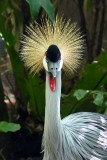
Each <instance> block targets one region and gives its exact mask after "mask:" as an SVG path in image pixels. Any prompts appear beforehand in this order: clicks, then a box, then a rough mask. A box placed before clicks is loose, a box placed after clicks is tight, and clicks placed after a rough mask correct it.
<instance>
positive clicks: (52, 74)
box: [50, 70, 57, 78]
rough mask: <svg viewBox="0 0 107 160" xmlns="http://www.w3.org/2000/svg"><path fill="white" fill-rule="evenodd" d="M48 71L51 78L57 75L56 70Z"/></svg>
mask: <svg viewBox="0 0 107 160" xmlns="http://www.w3.org/2000/svg"><path fill="white" fill-rule="evenodd" d="M50 73H51V76H52V77H53V78H56V75H57V73H56V70H52V71H51V72H50Z"/></svg>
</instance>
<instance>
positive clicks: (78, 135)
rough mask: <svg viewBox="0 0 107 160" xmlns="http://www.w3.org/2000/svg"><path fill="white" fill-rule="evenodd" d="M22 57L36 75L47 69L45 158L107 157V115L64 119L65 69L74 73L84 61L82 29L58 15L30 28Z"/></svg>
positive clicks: (95, 159)
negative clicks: (54, 18)
mask: <svg viewBox="0 0 107 160" xmlns="http://www.w3.org/2000/svg"><path fill="white" fill-rule="evenodd" d="M27 32H28V36H26V35H24V40H23V42H22V43H23V49H22V53H21V57H22V59H23V60H24V62H25V66H26V67H27V68H29V69H30V70H31V72H33V73H34V74H35V73H37V72H39V71H40V70H41V69H42V68H43V67H44V68H45V70H46V95H45V96H46V97H45V98H46V107H45V125H44V134H43V151H44V157H43V160H107V116H106V115H102V114H97V113H88V112H80V113H75V114H71V115H69V116H67V117H65V118H64V119H62V120H61V116H60V97H61V70H62V69H63V70H64V71H65V72H66V73H67V74H71V73H73V72H74V71H75V70H77V68H78V67H79V65H80V64H81V61H82V53H83V52H84V40H83V36H81V33H80V31H79V29H77V28H76V27H75V25H70V21H67V22H65V20H63V18H61V19H58V18H56V20H55V22H54V24H53V25H52V23H50V22H49V21H46V22H44V21H43V25H42V26H40V25H38V24H37V26H36V29H35V28H33V26H31V27H30V28H27Z"/></svg>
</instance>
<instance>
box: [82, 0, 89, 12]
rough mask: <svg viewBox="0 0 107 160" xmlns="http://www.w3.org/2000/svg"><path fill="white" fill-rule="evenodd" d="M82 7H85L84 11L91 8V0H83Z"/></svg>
mask: <svg viewBox="0 0 107 160" xmlns="http://www.w3.org/2000/svg"><path fill="white" fill-rule="evenodd" d="M84 8H85V9H86V11H87V12H88V11H89V10H90V8H91V0H85V1H84Z"/></svg>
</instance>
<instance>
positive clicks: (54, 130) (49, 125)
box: [43, 71, 61, 159]
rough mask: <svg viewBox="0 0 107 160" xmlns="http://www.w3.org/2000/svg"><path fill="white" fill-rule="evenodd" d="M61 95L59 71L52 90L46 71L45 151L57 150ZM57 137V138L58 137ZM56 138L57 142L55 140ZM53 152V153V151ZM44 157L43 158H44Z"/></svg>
mask: <svg viewBox="0 0 107 160" xmlns="http://www.w3.org/2000/svg"><path fill="white" fill-rule="evenodd" d="M60 97H61V71H59V72H58V74H57V77H56V90H55V91H54V92H52V91H51V90H50V87H49V73H47V72H46V107H45V126H44V137H43V147H44V150H45V154H46V152H51V151H54V150H57V149H58V148H57V146H58V144H59V142H58V141H59V139H60V132H61V117H60ZM58 137H59V138H58ZM56 139H57V140H58V141H57V142H56V141H55V140H56ZM53 154H54V153H53ZM44 159H45V158H44Z"/></svg>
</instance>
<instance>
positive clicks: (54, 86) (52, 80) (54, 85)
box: [49, 77, 56, 92]
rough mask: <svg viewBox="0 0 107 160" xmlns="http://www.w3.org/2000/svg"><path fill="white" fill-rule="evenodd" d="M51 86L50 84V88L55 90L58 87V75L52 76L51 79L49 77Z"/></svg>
mask: <svg viewBox="0 0 107 160" xmlns="http://www.w3.org/2000/svg"><path fill="white" fill-rule="evenodd" d="M49 86H50V89H51V91H53V92H54V91H55V89H56V77H52V78H51V77H50V79H49Z"/></svg>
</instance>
